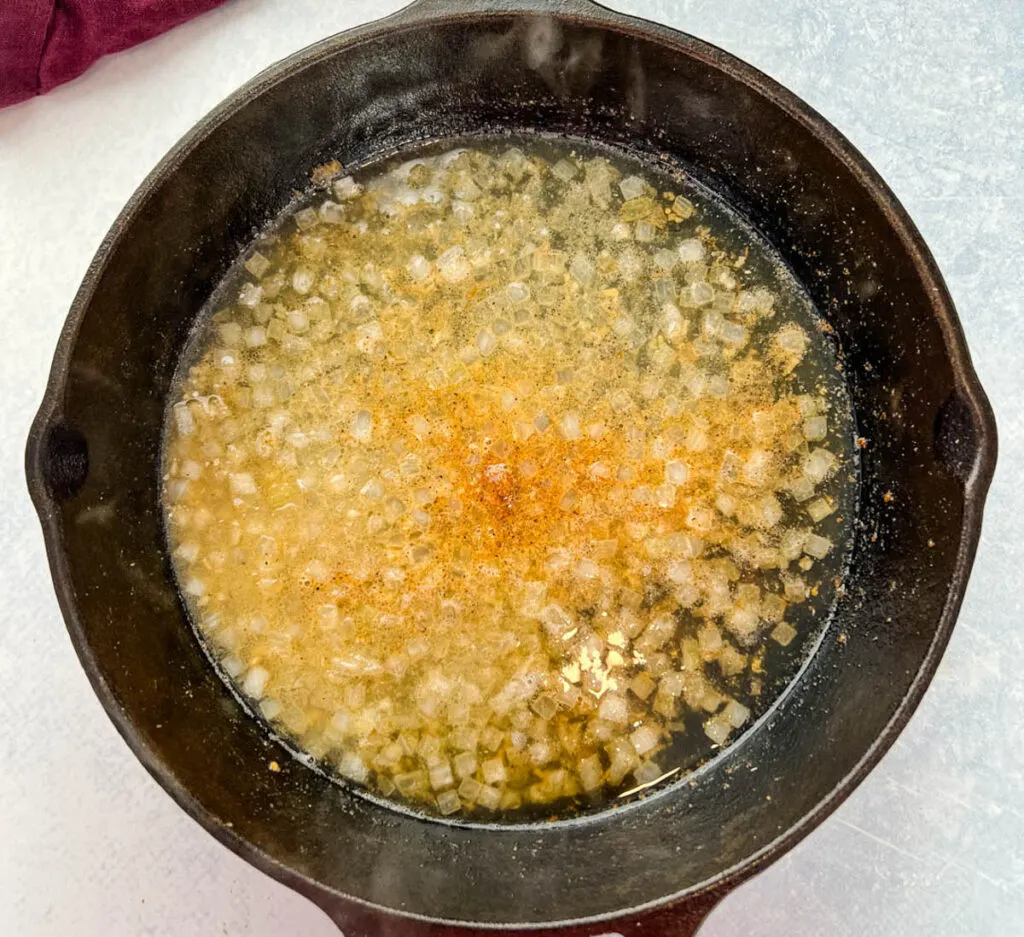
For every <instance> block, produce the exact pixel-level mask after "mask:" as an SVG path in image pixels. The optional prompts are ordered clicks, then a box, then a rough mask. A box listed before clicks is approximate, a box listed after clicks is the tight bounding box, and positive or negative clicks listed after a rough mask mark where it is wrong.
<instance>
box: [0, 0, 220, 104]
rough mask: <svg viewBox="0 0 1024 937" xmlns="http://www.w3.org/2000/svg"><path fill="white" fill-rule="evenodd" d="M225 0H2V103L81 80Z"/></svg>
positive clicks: (0, 25) (0, 35)
mask: <svg viewBox="0 0 1024 937" xmlns="http://www.w3.org/2000/svg"><path fill="white" fill-rule="evenodd" d="M224 2H225V0H0V107H6V106H7V105H8V104H15V103H16V102H18V101H23V100H25V98H30V97H32V96H33V95H36V94H43V93H44V92H46V91H49V90H50V89H51V88H55V87H56V86H57V85H59V84H62V83H63V82H65V81H70V80H71V79H72V78H77V77H78V76H79V75H81V74H82V72H84V71H85V70H86V69H87V68H88V67H89V66H90V65H92V63H93V62H95V61H96V59H98V58H99V57H100V56H102V55H107V54H108V53H110V52H120V51H121V50H122V49H127V48H128V47H129V46H133V45H135V44H136V43H139V42H144V41H145V40H146V39H152V38H153V36H158V35H160V33H162V32H166V31H167V30H168V29H171V28H172V27H174V26H177V25H178V24H179V23H184V22H185V20H188V19H191V18H192V17H193V16H197V15H198V14H200V13H204V12H205V11H206V10H209V9H212V8H213V7H215V6H219V5H220V4H221V3H224Z"/></svg>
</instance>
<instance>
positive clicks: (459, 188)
mask: <svg viewBox="0 0 1024 937" xmlns="http://www.w3.org/2000/svg"><path fill="white" fill-rule="evenodd" d="M514 143H515V145H511V144H510V141H508V140H503V141H486V140H484V141H481V140H475V141H472V142H470V143H468V144H467V146H466V148H460V149H454V150H453V149H451V144H450V143H449V144H448V146H447V148H446V149H441V148H434V149H432V150H431V149H428V150H424V151H423V152H421V153H420V154H418V155H417V156H416V158H413V159H409V158H408V157H407V158H406V159H404V160H403V161H395V162H394V163H392V164H390V165H388V166H385V167H383V168H381V167H379V166H378V167H371V168H370V169H368V170H367V171H365V172H363V173H361V174H357V175H355V176H354V177H353V176H340V177H337V176H336V177H334V178H333V179H322V180H321V182H320V185H319V186H318V187H317V188H316V189H315V191H314V194H313V195H311V196H308V197H306V198H305V199H304V200H303V201H302V202H301V203H300V204H299V206H298V208H297V209H293V210H291V211H289V212H288V213H287V214H286V215H285V216H284V217H282V218H281V219H280V220H279V221H278V223H276V224H275V226H274V227H273V229H272V230H271V232H270V233H269V234H267V235H265V236H263V237H261V238H260V239H258V240H257V241H256V242H255V243H254V244H253V245H252V246H251V247H250V248H249V249H248V250H247V251H246V253H245V255H244V257H243V258H242V259H241V260H240V261H239V264H238V265H236V267H235V269H233V270H232V272H231V273H230V274H229V275H228V277H227V278H226V279H225V281H224V283H223V285H222V287H221V289H220V290H219V291H218V293H217V295H216V296H215V297H214V300H213V302H212V304H211V307H210V310H209V312H208V314H207V315H206V316H205V317H204V318H203V320H202V322H201V324H200V327H199V329H198V331H197V334H196V335H195V337H194V340H193V342H192V345H191V347H190V351H189V353H188V355H187V357H186V361H185V363H184V364H183V366H182V369H181V371H180V374H179V377H178V380H177V383H176V385H175V389H174V394H173V399H172V406H170V408H169V411H168V417H167V433H166V446H165V459H164V467H165V473H166V474H165V479H164V495H165V511H166V520H167V531H168V537H169V540H170V545H171V549H172V554H173V559H174V567H175V572H176V575H177V577H178V581H179V584H180V588H181V592H182V594H183V596H184V598H185V601H186V604H187V606H188V608H189V611H190V613H191V615H192V618H193V620H194V622H195V624H196V627H197V629H198V632H199V634H200V635H201V637H202V640H203V641H204V643H205V645H206V647H207V648H208V650H209V652H210V653H211V655H212V656H213V657H214V658H215V659H216V660H217V662H218V664H219V667H220V669H221V671H222V672H223V674H224V675H225V676H226V677H227V678H228V679H230V680H231V681H232V683H233V685H234V686H235V688H236V689H237V691H238V692H239V693H240V694H241V696H242V697H244V698H245V699H246V700H248V701H249V702H250V704H251V705H252V707H253V708H254V711H256V712H258V713H259V714H260V715H261V716H262V718H263V719H265V720H266V721H267V722H268V723H269V724H270V725H271V726H272V727H273V728H274V730H275V731H276V732H277V733H278V734H279V735H281V736H282V737H284V738H285V739H287V740H288V741H289V742H290V743H291V744H292V745H293V747H294V748H296V749H298V750H300V751H301V752H302V753H304V754H305V755H307V756H309V757H311V758H312V759H315V761H316V762H317V763H318V764H319V765H321V766H322V767H324V768H326V769H328V770H331V771H333V772H335V773H337V774H338V775H341V776H342V777H344V778H346V779H348V780H349V781H351V782H354V783H355V784H357V785H360V786H362V787H364V788H365V789H367V790H368V791H369V792H371V793H373V794H376V795H378V796H382V797H384V798H388V799H390V800H393V801H396V802H400V803H401V804H404V805H406V806H408V807H412V808H416V809H420V810H423V811H426V812H430V813H434V814H442V815H446V816H447V815H461V816H464V817H467V818H477V819H483V820H487V819H494V818H503V819H506V820H509V821H516V820H523V819H536V818H541V817H545V818H546V817H561V816H566V815H571V814H572V813H573V812H578V811H579V810H581V809H593V808H595V807H601V806H606V805H608V804H609V803H612V802H615V801H616V800H617V799H618V798H621V797H624V796H629V795H631V794H639V793H641V792H643V791H646V790H650V789H653V788H655V787H656V786H657V785H659V784H660V783H665V782H666V781H667V780H669V779H676V778H679V777H682V776H684V775H685V774H687V773H688V772H690V771H692V770H693V769H694V768H696V767H697V766H699V765H700V764H701V763H702V762H704V761H706V760H707V759H708V758H710V757H712V756H713V755H714V754H715V752H716V751H717V750H718V749H720V748H721V747H723V746H727V745H729V744H730V743H731V742H732V741H733V740H734V739H736V738H737V737H738V736H739V735H740V734H741V733H742V732H743V731H744V729H745V728H746V727H747V726H748V725H750V723H751V722H752V721H753V720H754V719H755V718H756V717H757V716H758V715H759V714H760V713H762V712H763V711H764V710H765V709H766V708H767V707H768V706H769V705H770V704H771V702H772V701H773V700H774V699H776V698H777V696H778V695H779V693H780V692H781V691H782V689H783V688H784V687H785V685H786V683H787V682H788V681H789V680H791V679H792V677H793V675H794V674H795V673H796V672H797V670H798V669H799V667H800V666H801V664H802V662H803V661H804V660H805V659H806V656H807V655H808V654H809V653H810V651H811V649H812V648H813V646H814V643H815V641H816V638H817V637H818V635H819V634H820V631H821V627H822V626H823V624H824V621H825V620H826V619H827V617H828V614H829V612H830V610H831V608H832V605H833V603H834V599H835V594H836V589H837V587H838V584H839V579H840V577H841V572H842V566H843V561H844V556H845V553H846V550H847V546H848V542H849V535H850V527H851V518H852V511H853V507H854V503H853V502H854V495H855V491H856V460H855V458H854V455H853V439H854V429H853V423H852V417H851V406H850V402H849V400H848V398H847V395H846V391H845V387H844V383H843V378H842V374H841V371H840V369H839V362H838V360H837V353H836V349H835V348H834V347H833V344H832V342H831V340H830V337H829V335H828V333H827V328H826V327H825V326H824V324H823V323H822V321H821V320H819V319H818V318H817V317H816V315H815V314H814V312H813V309H812V307H811V305H810V303H809V301H808V300H807V298H806V297H805V295H804V294H803V293H802V291H801V290H800V288H799V287H798V285H797V284H796V282H795V281H794V279H793V277H792V275H791V274H790V272H789V271H788V270H787V269H786V268H785V267H784V266H783V265H782V264H781V263H779V262H778V260H777V258H776V257H775V256H774V255H773V253H772V252H771V251H770V249H769V248H768V247H767V245H766V244H765V243H764V242H763V241H761V240H760V238H759V237H758V236H757V235H756V234H755V233H754V232H753V231H752V230H751V229H750V228H749V227H748V226H746V225H745V223H743V222H742V221H740V220H739V219H738V218H736V217H735V216H733V215H732V214H730V213H729V212H727V211H726V210H725V209H724V208H723V207H721V206H720V205H719V204H718V203H717V202H716V201H715V200H714V199H713V198H712V197H711V196H709V195H708V194H706V193H704V192H703V191H702V190H701V189H699V188H698V187H696V186H695V185H694V184H692V183H691V182H689V181H688V180H687V179H686V178H685V177H683V176H681V175H679V174H678V173H672V172H669V171H667V170H665V169H658V168H657V167H652V166H651V165H649V164H647V163H641V162H636V161H634V160H632V159H631V158H628V157H626V156H624V155H622V154H619V153H614V152H608V151H597V150H594V149H589V148H586V147H583V146H580V145H574V144H571V143H570V142H567V141H563V142H559V143H555V142H551V141H537V140H534V141H528V140H522V139H520V140H517V141H514ZM339 175H340V174H339Z"/></svg>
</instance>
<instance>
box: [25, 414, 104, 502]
mask: <svg viewBox="0 0 1024 937" xmlns="http://www.w3.org/2000/svg"><path fill="white" fill-rule="evenodd" d="M25 476H26V480H27V482H28V490H29V495H30V496H31V498H32V502H33V504H35V507H36V511H38V512H39V514H40V516H42V517H45V516H47V515H48V514H49V513H51V512H52V510H53V508H54V506H55V505H56V504H60V503H62V502H64V501H68V500H70V499H71V498H73V497H74V496H75V495H76V494H78V492H79V491H80V490H81V488H82V486H83V485H84V484H85V481H86V479H87V478H88V476H89V446H88V443H87V442H86V440H85V437H84V436H83V435H82V434H81V433H80V432H78V431H77V430H76V429H74V428H73V427H71V426H68V425H67V424H66V423H65V422H64V420H62V419H61V418H60V416H59V415H58V414H57V413H56V412H54V411H52V410H51V408H50V407H48V406H47V404H46V403H44V404H43V406H42V407H41V408H40V411H39V414H38V415H37V416H36V419H35V421H34V422H33V424H32V429H31V430H29V435H28V444H27V446H26V447H25Z"/></svg>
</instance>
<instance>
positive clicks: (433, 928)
mask: <svg viewBox="0 0 1024 937" xmlns="http://www.w3.org/2000/svg"><path fill="white" fill-rule="evenodd" d="M728 892H729V889H723V888H718V889H716V890H714V891H711V892H705V893H704V894H701V895H698V896H697V897H695V898H687V899H685V900H684V901H681V902H678V903H677V904H674V905H670V906H668V907H664V908H657V909H655V910H654V911H648V912H645V913H643V914H640V915H637V916H635V917H629V918H621V919H618V920H611V921H600V922H597V923H594V924H570V925H567V926H565V927H541V928H537V929H532V930H512V929H504V928H502V929H501V931H500V933H501V937H696V935H697V932H698V931H699V930H700V926H701V925H702V924H703V923H704V920H705V919H706V918H707V916H708V915H709V914H710V913H711V911H712V910H713V909H714V907H715V906H716V905H717V904H718V902H719V901H721V900H722V899H723V898H724V897H725V896H726V895H727V894H728ZM309 897H311V898H312V899H313V900H314V901H315V902H316V903H317V904H318V905H319V906H320V908H321V909H322V910H323V911H324V912H325V913H326V914H327V916H328V917H330V919H331V920H332V921H334V923H335V924H336V925H337V927H338V929H339V930H340V931H341V932H342V934H344V935H345V937H473V935H474V934H476V935H486V934H489V933H492V932H493V929H492V928H490V927H488V928H486V929H485V928H474V927H472V926H471V925H465V926H460V927H453V926H449V925H443V924H432V923H427V922H424V921H417V920H414V919H412V918H400V917H396V916H393V915H390V914H382V913H379V912H375V911H371V910H369V909H368V908H366V907H364V906H360V905H354V904H351V903H349V902H347V901H344V900H342V899H338V898H336V897H333V896H332V897H329V898H326V899H325V898H323V897H322V896H320V895H310V896H309Z"/></svg>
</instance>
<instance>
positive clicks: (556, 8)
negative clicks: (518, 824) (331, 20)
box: [389, 0, 629, 21]
mask: <svg viewBox="0 0 1024 937" xmlns="http://www.w3.org/2000/svg"><path fill="white" fill-rule="evenodd" d="M461 13H536V14H538V15H541V16H543V15H544V14H556V13H557V14H560V15H563V16H588V17H591V18H596V17H600V18H602V19H607V20H620V21H623V20H627V19H629V17H627V16H626V15H625V14H622V13H616V12H615V11H614V10H609V9H608V7H606V6H602V5H601V4H600V3H595V2H594V0H412V3H410V4H409V5H408V6H405V7H402V9H401V10H399V11H398V12H396V13H394V14H392V15H391V17H389V19H392V20H399V21H401V20H404V19H406V18H408V19H420V18H425V17H429V16H458V15H459V14H461Z"/></svg>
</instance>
